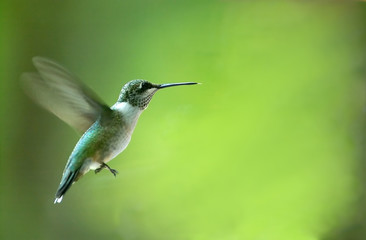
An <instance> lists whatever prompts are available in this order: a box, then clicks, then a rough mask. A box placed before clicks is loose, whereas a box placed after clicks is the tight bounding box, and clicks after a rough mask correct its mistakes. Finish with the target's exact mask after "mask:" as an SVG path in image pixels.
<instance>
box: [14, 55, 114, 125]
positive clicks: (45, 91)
mask: <svg viewBox="0 0 366 240" xmlns="http://www.w3.org/2000/svg"><path fill="white" fill-rule="evenodd" d="M33 64H34V66H35V67H36V68H37V70H38V72H39V73H23V75H22V76H21V80H22V81H23V83H24V85H25V90H26V92H27V94H28V95H29V96H30V97H31V98H32V99H34V100H35V101H36V102H37V103H38V104H40V105H41V106H42V107H44V108H46V109H47V110H49V111H50V112H52V113H54V114H55V115H56V116H57V117H59V118H60V119H62V120H63V121H65V122H66V123H68V124H69V125H70V126H72V127H73V128H75V129H76V130H77V131H79V132H85V131H86V130H87V129H88V128H89V127H90V126H91V125H92V124H93V123H94V122H95V121H96V120H97V118H98V117H99V116H100V115H101V114H102V113H103V112H106V111H111V110H110V108H109V107H108V106H107V105H106V104H104V103H103V102H102V101H101V100H99V98H98V97H97V95H96V94H95V93H94V92H93V91H91V90H90V89H89V88H88V87H86V86H85V85H84V84H82V83H81V82H80V81H78V80H77V78H76V77H75V76H74V75H73V74H71V73H70V72H69V71H67V70H66V69H65V68H63V67H62V66H60V65H59V64H57V63H55V62H54V61H52V60H49V59H47V58H43V57H34V58H33Z"/></svg>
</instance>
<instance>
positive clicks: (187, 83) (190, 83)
mask: <svg viewBox="0 0 366 240" xmlns="http://www.w3.org/2000/svg"><path fill="white" fill-rule="evenodd" d="M194 84H197V83H195V82H182V83H166V84H160V85H158V89H162V88H167V87H175V86H182V85H194Z"/></svg>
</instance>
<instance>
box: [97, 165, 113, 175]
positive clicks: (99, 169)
mask: <svg viewBox="0 0 366 240" xmlns="http://www.w3.org/2000/svg"><path fill="white" fill-rule="evenodd" d="M104 168H108V170H109V171H110V172H111V173H112V174H113V175H114V176H116V175H117V174H118V171H117V170H116V169H112V168H110V167H109V166H108V165H107V164H105V163H102V164H101V166H100V168H97V169H95V170H94V172H95V173H96V174H97V173H98V172H100V171H102V170H103V169H104Z"/></svg>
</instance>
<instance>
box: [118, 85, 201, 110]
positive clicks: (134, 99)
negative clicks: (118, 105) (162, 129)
mask: <svg viewBox="0 0 366 240" xmlns="http://www.w3.org/2000/svg"><path fill="white" fill-rule="evenodd" d="M192 84H197V83H194V82H185V83H168V84H154V83H151V82H148V81H146V80H142V79H136V80H132V81H129V82H128V83H126V84H125V85H124V86H123V88H122V90H121V93H120V95H119V98H118V102H128V103H129V104H131V105H132V106H135V107H139V108H140V109H142V110H144V109H145V108H147V106H148V105H149V102H150V101H151V98H152V97H153V96H154V94H155V93H156V92H157V91H158V90H159V89H163V88H166V87H173V86H181V85H192Z"/></svg>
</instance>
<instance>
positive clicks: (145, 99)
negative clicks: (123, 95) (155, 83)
mask: <svg viewBox="0 0 366 240" xmlns="http://www.w3.org/2000/svg"><path fill="white" fill-rule="evenodd" d="M156 91H157V89H151V91H150V92H147V95H145V96H141V97H139V98H138V99H137V101H136V105H137V106H138V107H139V108H140V109H142V110H143V109H145V108H147V106H148V105H149V103H150V101H151V99H152V97H153V96H154V94H155V93H156Z"/></svg>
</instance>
